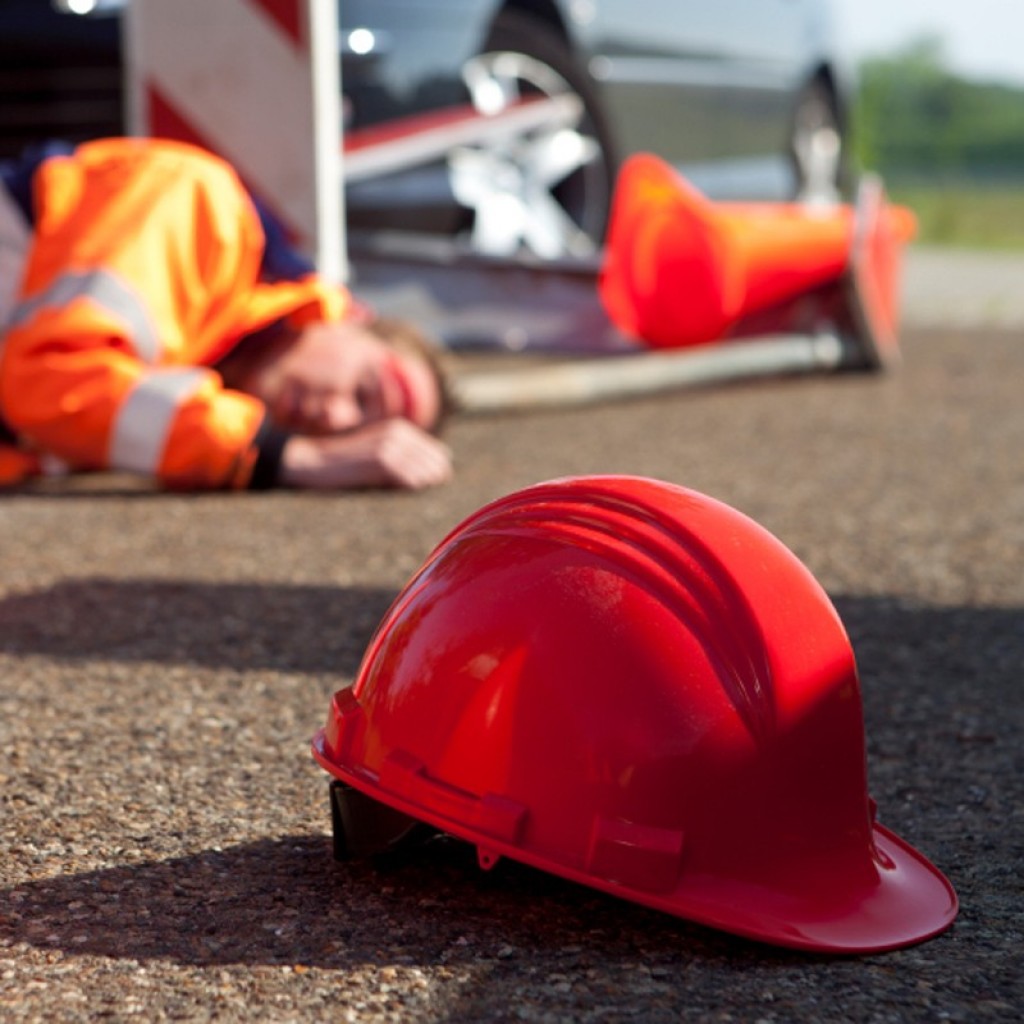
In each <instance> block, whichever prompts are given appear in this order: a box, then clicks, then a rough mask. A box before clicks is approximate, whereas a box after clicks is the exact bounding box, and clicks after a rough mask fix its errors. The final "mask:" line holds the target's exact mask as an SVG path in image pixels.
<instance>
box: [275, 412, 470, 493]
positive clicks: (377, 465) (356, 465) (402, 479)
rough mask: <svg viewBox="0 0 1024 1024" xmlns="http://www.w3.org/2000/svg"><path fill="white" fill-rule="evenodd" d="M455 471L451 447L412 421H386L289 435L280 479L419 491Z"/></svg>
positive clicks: (320, 486)
mask: <svg viewBox="0 0 1024 1024" xmlns="http://www.w3.org/2000/svg"><path fill="white" fill-rule="evenodd" d="M451 475H452V456H451V451H450V450H449V449H448V446H447V445H445V444H444V443H443V442H441V441H439V440H438V439H437V438H436V437H434V436H433V435H432V434H428V433H427V432H426V431H424V430H421V429H420V428H419V427H417V426H415V424H412V423H410V422H409V421H408V420H404V419H388V420H380V421H378V422H376V423H371V424H369V425H367V426H365V427H360V428H359V429H358V430H353V431H352V432H350V433H347V434H335V435H331V436H328V437H305V436H295V437H291V438H289V439H288V441H287V443H286V444H285V446H284V451H283V452H282V455H281V468H280V476H279V480H280V482H281V483H282V484H283V485H284V486H286V487H302V488H316V489H342V488H355V487H401V488H408V489H410V490H420V489H421V488H424V487H433V486H435V485H436V484H442V483H444V482H445V481H447V480H448V479H450V477H451Z"/></svg>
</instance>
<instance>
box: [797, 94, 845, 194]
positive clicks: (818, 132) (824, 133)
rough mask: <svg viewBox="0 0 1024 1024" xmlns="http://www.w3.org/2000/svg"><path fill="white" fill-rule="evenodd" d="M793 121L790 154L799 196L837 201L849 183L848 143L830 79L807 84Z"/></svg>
mask: <svg viewBox="0 0 1024 1024" xmlns="http://www.w3.org/2000/svg"><path fill="white" fill-rule="evenodd" d="M792 124H793V127H792V134H791V137H790V157H791V159H792V161H793V170H794V173H795V176H796V185H797V198H798V199H800V200H801V201H804V202H810V203H828V202H835V201H836V200H837V199H838V198H839V195H840V190H841V189H842V187H843V185H844V184H845V173H844V164H845V158H846V151H845V150H846V147H845V144H844V143H845V140H844V138H843V128H842V122H841V119H840V115H839V106H838V103H837V101H836V96H835V92H834V90H833V89H832V87H831V86H830V85H829V84H828V82H827V81H825V80H824V79H822V78H821V77H817V78H814V79H812V80H811V81H810V82H809V83H808V84H807V85H806V86H805V87H804V88H803V90H802V91H801V92H800V95H799V97H798V99H797V103H796V108H795V110H794V113H793V122H792Z"/></svg>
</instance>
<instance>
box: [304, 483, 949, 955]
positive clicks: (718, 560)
mask: <svg viewBox="0 0 1024 1024" xmlns="http://www.w3.org/2000/svg"><path fill="white" fill-rule="evenodd" d="M313 749H314V755H315V757H316V758H317V760H318V761H319V762H320V764H321V765H322V766H323V767H324V768H326V769H327V770H328V771H329V772H331V773H332V774H333V775H334V776H336V777H337V778H338V779H340V780H342V781H343V782H345V783H347V784H348V785H350V786H352V787H354V788H355V789H356V790H358V791H361V793H363V794H365V795H366V796H369V797H371V798H373V799H374V800H377V801H380V802H381V803H383V804H385V805H387V806H388V807H390V808H392V809H395V810H398V811H400V812H402V813H404V814H407V815H409V816H411V817H412V818H415V819H418V820H419V821H423V822H427V823H429V824H431V825H434V826H436V827H438V828H440V829H442V830H444V831H445V832H448V833H451V834H454V835H456V836H460V837H462V838H464V839H466V840H468V841H470V842H471V843H474V844H476V846H477V848H478V851H479V854H480V858H481V863H482V864H484V865H485V866H486V865H488V864H489V863H491V862H493V861H494V860H495V859H496V858H497V857H499V856H508V857H510V858H513V859H516V860H519V861H522V862H524V863H527V864H531V865H533V866H535V867H538V868H541V869H544V870H547V871H551V872H553V873H555V874H558V875H561V876H563V877H565V878H568V879H572V880H574V881H577V882H582V883H585V884H588V885H591V886H594V887H596V888H598V889H601V890H604V891H606V892H609V893H613V894H616V895H618V896H622V897H625V898H628V899H630V900H634V901H636V902H638V903H641V904H645V905H647V906H650V907H654V908H658V909H660V910H664V911H667V912H669V913H672V914H676V915H678V916H681V917H684V918H688V919H691V920H693V921H698V922H702V923H704V924H708V925H711V926H714V927H717V928H721V929H723V930H726V931H729V932H734V933H737V934H740V935H744V936H749V937H753V938H756V939H761V940H764V941H768V942H772V943H778V944H781V945H785V946H794V947H802V948H808V949H815V950H833V951H848V952H862V951H872V950H882V949H887V948H893V947H897V946H902V945H906V944H909V943H913V942H916V941H919V940H922V939H925V938H928V937H929V936H932V935H934V934H936V933H938V932H940V931H942V930H943V929H944V928H946V927H947V926H948V925H949V924H950V923H951V922H952V920H953V918H954V917H955V915H956V909H957V900H956V895H955V893H954V891H953V889H952V887H951V886H950V884H949V882H947V881H946V879H945V878H944V877H943V876H942V875H941V874H940V872H939V871H938V870H937V869H936V868H935V867H933V866H932V865H931V864H930V863H929V862H928V861H927V860H926V859H925V858H924V857H923V856H921V855H920V854H919V853H917V852H916V851H915V850H914V849H912V848H911V847H910V846H909V845H907V844H906V843H905V842H903V841H902V840H900V839H899V838H897V837H896V836H895V835H893V834H892V833H891V832H889V831H888V830H886V829H885V828H883V827H882V826H881V825H878V824H877V823H875V822H874V817H873V808H872V804H871V802H870V800H869V798H868V794H867V778H866V759H865V746H864V733H863V718H862V710H861V700H860V687H859V682H858V678H857V671H856V666H855V663H854V658H853V652H852V650H851V647H850V644H849V641H848V639H847V636H846V634H845V631H844V629H843V627H842V624H841V622H840V620H839V618H838V616H837V614H836V612H835V610H834V608H833V606H832V604H831V603H830V602H829V600H828V598H827V597H826V595H825V593H824V591H823V590H822V589H821V588H820V586H819V585H818V584H817V582H816V581H815V580H814V578H813V577H812V576H811V574H810V573H809V572H808V570H807V569H806V568H805V567H804V566H803V565H802V564H801V563H800V561H799V560H798V559H797V558H796V557H795V556H794V555H793V554H792V553H791V552H790V551H788V550H787V549H786V548H785V547H784V546H783V545H782V544H781V543H780V542H779V541H778V540H776V539H775V538H774V537H773V536H772V535H771V534H769V533H768V532H767V531H765V530H764V529H762V528H761V527H759V526H758V525H757V524H755V523H754V522H753V521H752V520H750V519H749V518H747V517H746V516H744V515H742V514H741V513H739V512H737V511H736V510H734V509H732V508H729V507H728V506H726V505H723V504H721V503H719V502H717V501H715V500H713V499H711V498H708V497H706V496H704V495H701V494H698V493H696V492H694V491H690V490H686V489H683V488H681V487H677V486H674V485H670V484H666V483H662V482H658V481H654V480H647V479H642V478H635V477H580V478H570V479H564V480H556V481H552V482H549V483H545V484H539V485H536V486H534V487H531V488H528V489H526V490H523V491H519V492H517V493H514V494H511V495H509V496H508V497H505V498H503V499H500V500H498V501H495V502H494V503H492V504H490V505H487V506H485V507H484V508H483V509H481V510H480V511H478V512H477V513H475V514H474V515H471V516H470V517H469V518H468V519H466V520H465V521H464V522H463V523H462V524H461V525H459V526H458V527H457V528H456V529H454V530H453V531H452V532H451V533H450V534H449V535H448V536H447V537H446V538H445V539H444V540H443V541H442V542H441V543H440V545H439V546H438V547H437V548H436V550H435V551H434V552H433V554H432V555H431V556H430V557H429V558H428V560H427V562H426V563H425V565H424V566H423V568H422V569H421V570H420V571H419V572H418V573H417V574H416V575H415V576H414V577H413V579H412V580H411V581H410V582H409V584H408V585H407V586H406V587H405V588H404V590H403V591H402V593H401V594H400V595H399V597H398V598H397V599H396V601H395V603H394V604H393V606H392V607H391V609H390V611H389V612H388V613H387V615H386V616H385V618H384V620H383V622H382V623H381V625H380V627H379V628H378V630H377V633H376V635H375V637H374V639H373V641H372V642H371V644H370V647H369V649H368V651H367V653H366V656H365V658H364V661H363V664H362V666H361V668H360V671H359V674H358V677H357V679H356V682H355V684H354V685H353V686H352V687H351V688H348V689H345V690H342V691H340V692H339V693H337V694H336V695H335V697H334V700H333V702H332V706H331V709H330V711H329V714H328V719H327V724H326V726H325V728H324V729H322V730H321V731H320V732H319V733H318V734H317V736H316V737H315V739H314V744H313Z"/></svg>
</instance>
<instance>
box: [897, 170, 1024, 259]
mask: <svg viewBox="0 0 1024 1024" xmlns="http://www.w3.org/2000/svg"><path fill="white" fill-rule="evenodd" d="M888 191H889V194H890V198H891V199H892V201H893V202H896V203H901V204H903V205H905V206H909V207H910V208H911V209H912V210H913V211H914V213H915V214H917V218H918V235H917V241H918V242H921V243H923V244H926V245H948V246H961V247H965V248H979V249H982V248H983V249H1006V250H1021V251H1024V182H1022V183H1020V184H999V185H984V184H956V185H940V184H936V185H930V184H914V185H899V184H897V183H890V184H889V185H888Z"/></svg>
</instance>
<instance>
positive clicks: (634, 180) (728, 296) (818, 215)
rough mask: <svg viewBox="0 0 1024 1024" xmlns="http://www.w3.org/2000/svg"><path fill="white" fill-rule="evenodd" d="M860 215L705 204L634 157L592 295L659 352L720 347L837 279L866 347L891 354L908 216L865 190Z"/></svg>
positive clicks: (840, 209)
mask: <svg viewBox="0 0 1024 1024" xmlns="http://www.w3.org/2000/svg"><path fill="white" fill-rule="evenodd" d="M869 185H870V187H869V188H867V189H866V190H865V192H864V194H863V195H862V197H861V201H859V202H858V205H857V207H856V208H854V207H851V206H849V205H837V206H834V207H829V208H826V209H817V208H810V207H806V206H803V205H801V204H798V203H712V202H711V201H710V200H708V199H707V198H706V197H704V196H703V195H702V194H701V193H700V192H698V191H697V190H696V189H695V188H694V187H693V186H692V185H690V184H689V183H688V182H687V181H685V180H684V179H683V178H682V177H681V176H680V175H679V174H678V173H676V171H675V170H673V169H672V168H671V167H670V166H669V165H668V164H666V163H664V162H663V161H662V160H660V159H658V158H657V157H654V156H650V155H648V154H639V155H637V156H634V157H631V158H630V159H629V160H628V161H627V162H626V163H625V164H624V166H623V168H622V171H621V173H620V175H619V179H618V182H617V184H616V193H615V198H614V201H613V204H612V214H611V224H610V228H609V234H608V245H607V250H606V256H605V261H604V265H603V267H602V270H601V275H600V281H599V287H600V294H601V299H602V301H603V303H604V306H605V309H606V310H607V312H608V315H609V316H610V317H611V319H612V321H613V322H614V323H615V324H616V325H617V326H618V327H619V328H620V329H621V330H623V331H625V332H626V333H627V334H629V335H631V336H633V337H634V338H637V339H639V340H641V341H643V342H645V343H646V344H648V345H651V346H654V347H656V348H677V347H682V346H686V345H698V344H702V343H706V342H710V341H715V340H718V339H721V338H724V337H726V336H727V335H728V334H729V333H730V331H731V329H732V328H733V327H734V326H735V325H736V324H737V323H738V322H739V321H740V320H742V319H744V318H747V317H750V316H751V315H753V314H756V313H759V312H761V311H764V310H766V309H770V308H772V307H775V306H778V305H780V304H783V303H785V302H787V301H789V300H792V299H794V298H796V297H798V296H800V295H802V294H804V293H806V292H810V291H812V290H814V289H817V288H821V287H822V286H825V285H829V284H830V283H832V282H836V281H839V280H840V279H843V278H844V277H847V276H848V277H849V278H850V280H851V283H852V286H853V288H852V291H853V295H852V296H851V304H852V305H855V306H856V307H857V319H859V320H864V319H865V318H866V319H867V321H869V323H868V324H867V325H866V326H867V329H869V330H870V332H871V333H872V334H873V335H874V337H873V339H872V344H873V346H874V348H876V349H881V350H883V351H882V352H881V353H880V354H878V358H877V360H876V361H877V362H879V363H881V362H885V361H886V359H885V355H884V351H885V350H888V349H891V348H892V347H893V346H894V345H895V329H896V321H897V312H898V310H897V306H898V290H897V287H896V282H897V272H898V267H899V257H900V251H901V248H902V245H903V244H904V243H905V242H906V241H908V240H909V239H910V238H911V237H912V236H913V233H914V219H913V214H911V213H910V211H909V210H905V209H902V208H893V207H889V206H886V204H885V198H884V193H883V192H882V190H881V187H880V184H879V183H878V182H877V181H875V180H874V179H871V180H870V182H869Z"/></svg>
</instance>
